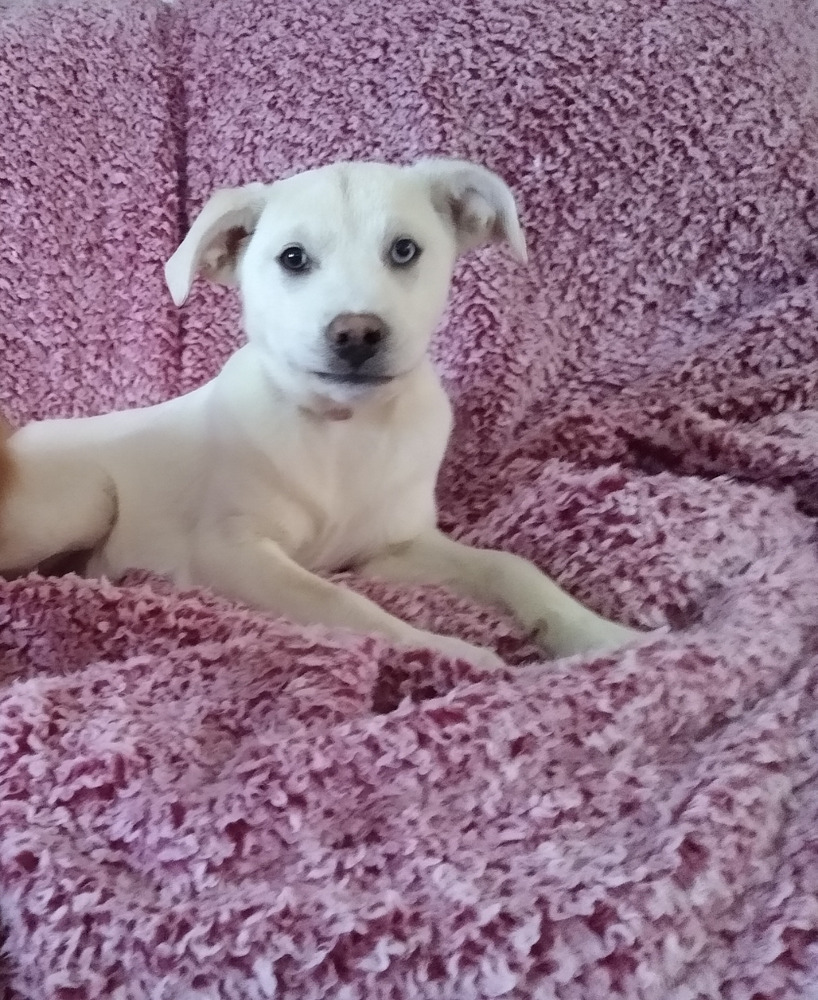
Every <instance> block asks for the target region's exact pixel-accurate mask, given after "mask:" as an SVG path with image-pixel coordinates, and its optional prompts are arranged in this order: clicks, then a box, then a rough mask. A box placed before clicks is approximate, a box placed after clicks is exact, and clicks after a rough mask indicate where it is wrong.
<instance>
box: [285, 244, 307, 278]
mask: <svg viewBox="0 0 818 1000" xmlns="http://www.w3.org/2000/svg"><path fill="white" fill-rule="evenodd" d="M278 262H279V264H281V266H282V267H283V268H284V270H285V271H291V272H292V273H293V274H298V273H299V272H303V271H306V270H308V269H309V266H310V258H309V257H308V256H307V251H306V250H305V249H304V247H300V246H298V245H295V244H294V245H293V246H291V247H285V248H284V249H283V250H282V251H281V253H280V254H279V255H278Z"/></svg>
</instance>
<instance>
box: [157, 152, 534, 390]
mask: <svg viewBox="0 0 818 1000" xmlns="http://www.w3.org/2000/svg"><path fill="white" fill-rule="evenodd" d="M501 241H505V242H508V243H509V244H510V245H511V247H512V249H513V250H514V251H515V253H516V254H517V256H518V257H520V258H521V259H525V243H524V240H523V235H522V231H521V229H520V225H519V222H518V220H517V212H516V207H515V204H514V199H513V197H512V195H511V192H510V191H509V189H508V187H507V186H506V185H505V184H504V183H503V181H502V180H501V179H500V178H499V177H497V176H496V175H495V174H492V173H490V172H489V171H488V170H485V169H484V168H482V167H478V166H475V165H473V164H469V163H464V162H462V161H456V160H429V161H424V162H422V163H419V164H417V165H416V166H414V167H394V166H388V165H386V164H378V163H343V164H335V165H333V166H329V167H323V168H321V169H318V170H313V171H309V172H308V173H304V174H300V175H297V176H295V177H291V178H288V179H287V180H283V181H279V182H278V183H276V184H272V185H269V186H268V185H262V184H250V185H247V186H246V187H244V188H236V189H231V190H226V191H221V192H218V193H217V194H216V195H214V196H213V197H212V198H211V199H210V201H209V202H208V203H207V204H206V205H205V207H204V209H203V210H202V213H201V215H200V216H199V217H198V218H197V219H196V221H195V222H194V224H193V226H192V227H191V230H190V232H189V233H188V235H187V237H186V238H185V240H184V242H183V243H182V245H181V247H180V248H179V249H178V250H177V252H176V253H175V254H174V255H173V257H172V258H171V259H170V261H169V262H168V264H167V266H166V268H165V274H166V277H167V280H168V285H169V287H170V289H171V293H172V294H173V298H174V300H175V301H176V302H177V304H181V303H182V302H184V300H185V298H186V297H187V294H188V291H189V289H190V285H191V283H192V281H193V278H194V276H195V275H196V273H202V274H204V275H206V276H207V277H209V278H211V279H212V280H215V281H219V282H222V283H224V284H238V286H239V289H240V293H241V298H242V304H243V308H244V323H245V329H246V332H247V335H248V338H249V339H250V341H251V342H252V343H253V344H254V345H255V346H256V348H257V349H258V350H259V353H260V356H261V358H262V359H263V363H264V366H265V368H266V369H267V371H268V372H269V374H270V375H271V376H272V377H273V379H274V380H275V381H276V382H277V384H278V385H279V386H280V387H282V388H284V389H285V390H286V391H287V392H289V393H291V394H294V395H296V396H299V397H301V398H304V397H306V396H313V397H314V396H321V397H324V398H326V399H329V400H331V401H334V402H338V403H345V404H349V403H352V402H354V401H355V400H357V399H359V398H361V397H364V396H367V395H369V394H371V393H372V392H375V391H378V390H380V389H382V388H383V387H385V386H389V385H395V384H399V383H400V380H401V379H402V378H404V377H406V376H407V375H408V374H410V373H411V372H412V371H413V370H414V369H416V368H417V366H418V365H419V364H420V363H421V361H422V359H423V357H424V355H425V353H426V350H427V348H428V346H429V341H430V339H431V336H432V333H433V332H434V329H435V326H436V325H437V322H438V320H439V319H440V316H441V313H442V312H443V309H444V306H445V303H446V296H447V293H448V289H449V283H450V281H451V275H452V269H453V265H454V262H455V260H456V258H457V256H458V254H459V253H461V252H463V251H465V250H468V249H470V248H471V247H475V246H480V245H483V244H486V243H492V242H501Z"/></svg>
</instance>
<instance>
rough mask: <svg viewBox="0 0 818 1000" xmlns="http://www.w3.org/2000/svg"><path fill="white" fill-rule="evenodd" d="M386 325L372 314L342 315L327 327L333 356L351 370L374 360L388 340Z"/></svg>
mask: <svg viewBox="0 0 818 1000" xmlns="http://www.w3.org/2000/svg"><path fill="white" fill-rule="evenodd" d="M387 333H388V330H387V328H386V323H384V321H383V320H382V319H381V318H380V317H379V316H375V315H373V314H372V313H341V315H340V316H336V317H335V319H334V320H333V321H332V322H331V323H330V325H329V326H328V327H327V340H328V342H329V344H330V347H331V348H332V351H333V354H335V356H336V357H338V358H340V359H341V361H343V362H345V363H346V364H348V365H349V366H350V368H360V367H361V365H362V364H363V363H364V362H365V361H369V359H370V358H374V357H375V355H376V354H377V353H378V351H379V350H380V348H381V344H382V343H383V341H384V340H385V339H386V335H387Z"/></svg>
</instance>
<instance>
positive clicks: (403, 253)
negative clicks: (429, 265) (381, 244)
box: [389, 236, 420, 267]
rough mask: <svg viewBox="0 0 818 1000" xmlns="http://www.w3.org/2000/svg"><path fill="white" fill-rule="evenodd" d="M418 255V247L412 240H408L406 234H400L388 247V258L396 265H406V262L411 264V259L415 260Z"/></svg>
mask: <svg viewBox="0 0 818 1000" xmlns="http://www.w3.org/2000/svg"><path fill="white" fill-rule="evenodd" d="M419 256H420V247H419V246H418V245H417V243H415V241H414V240H410V239H409V238H408V237H406V236H402V237H401V238H400V239H399V240H395V242H394V243H393V244H392V246H391V247H390V249H389V259H390V260H391V261H392V263H393V264H395V265H396V266H397V267H406V265H407V264H411V263H412V261H413V260H416V259H417V258H418V257H419Z"/></svg>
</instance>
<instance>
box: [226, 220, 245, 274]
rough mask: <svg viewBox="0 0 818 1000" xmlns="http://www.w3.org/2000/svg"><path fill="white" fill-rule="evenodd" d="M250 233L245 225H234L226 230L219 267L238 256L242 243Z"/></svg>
mask: <svg viewBox="0 0 818 1000" xmlns="http://www.w3.org/2000/svg"><path fill="white" fill-rule="evenodd" d="M249 235H250V233H249V232H248V231H247V230H246V229H245V228H244V226H232V227H231V228H230V229H228V230H227V231H226V232H225V234H224V251H223V252H222V253H220V254H219V267H224V266H225V265H226V264H228V263H229V262H230V261H234V260H235V259H236V258H237V257H238V255H239V250H240V249H241V244H242V242H243V241H244V240H246V239H247V237H248V236H249Z"/></svg>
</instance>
